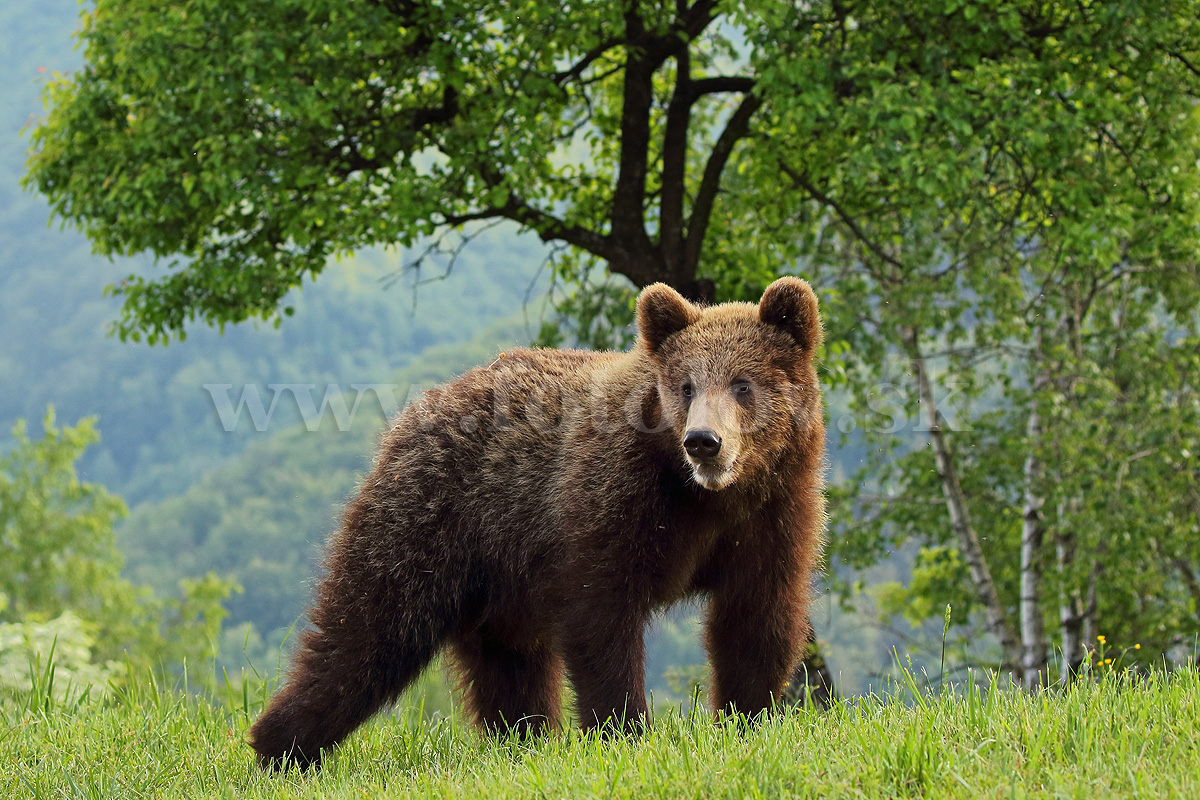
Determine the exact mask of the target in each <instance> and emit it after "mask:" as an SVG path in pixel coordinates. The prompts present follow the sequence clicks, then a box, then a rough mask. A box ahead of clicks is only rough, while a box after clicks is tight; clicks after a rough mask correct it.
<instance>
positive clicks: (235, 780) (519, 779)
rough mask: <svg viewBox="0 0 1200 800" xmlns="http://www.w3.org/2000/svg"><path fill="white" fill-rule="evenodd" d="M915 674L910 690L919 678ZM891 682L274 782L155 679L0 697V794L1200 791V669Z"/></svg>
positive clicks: (340, 765) (361, 737)
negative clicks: (788, 706)
mask: <svg viewBox="0 0 1200 800" xmlns="http://www.w3.org/2000/svg"><path fill="white" fill-rule="evenodd" d="M910 686H911V684H910ZM899 695H900V693H898V694H897V695H896V696H890V697H885V698H869V699H865V700H860V701H855V702H852V703H845V704H843V705H841V706H839V707H837V708H836V709H835V710H833V711H831V712H827V713H823V714H822V713H818V712H814V711H809V710H804V709H800V710H793V711H789V712H788V713H786V714H781V715H778V716H776V717H774V718H771V719H770V720H768V721H766V722H765V723H763V724H761V725H759V726H753V727H752V726H746V725H743V724H737V723H735V722H714V721H713V720H712V719H711V718H709V717H708V716H707V715H703V714H700V715H696V716H693V717H692V718H688V717H687V716H686V715H684V714H681V713H679V712H672V713H660V714H659V715H658V717H657V718H656V720H655V722H654V724H653V725H652V726H651V728H650V730H649V732H648V733H647V734H646V735H645V736H644V737H643V738H641V739H617V740H600V739H596V738H594V737H584V736H581V735H579V734H576V733H567V734H559V735H556V736H553V737H549V738H547V739H543V740H539V741H536V742H533V743H530V744H522V743H519V742H515V741H507V742H503V741H502V742H498V741H494V740H491V739H487V738H484V737H481V736H478V735H477V734H475V733H473V732H472V731H471V730H470V729H468V728H467V727H466V726H465V725H464V724H462V722H461V721H459V720H457V719H456V718H450V719H443V720H422V719H421V718H420V715H419V714H417V713H407V714H405V713H400V714H398V715H396V716H389V717H383V718H380V719H377V720H375V721H374V722H372V723H371V724H370V725H368V726H366V727H365V728H363V729H362V730H360V731H359V732H357V733H356V734H355V735H354V736H353V737H351V739H350V740H349V741H348V742H347V744H346V746H344V747H343V748H341V749H340V750H338V751H337V752H336V753H335V754H334V755H333V756H331V757H330V758H328V760H327V762H326V764H325V767H324V769H323V770H321V771H320V772H317V773H315V774H305V775H301V774H298V773H296V772H291V773H287V774H284V775H264V774H262V773H260V772H259V771H258V769H257V768H256V767H255V766H254V765H253V763H252V759H251V753H250V750H249V749H248V748H247V747H246V745H245V744H244V742H243V740H244V737H245V733H246V729H247V727H248V724H249V722H250V721H251V718H252V714H247V713H246V710H245V708H244V707H242V705H243V703H242V701H241V700H239V701H238V702H237V704H238V706H239V708H236V709H234V708H231V707H229V706H226V707H224V708H221V707H219V706H216V705H213V704H211V703H209V702H207V701H205V700H202V699H197V698H195V697H190V696H187V695H184V694H182V693H170V692H159V691H157V690H155V689H153V688H147V687H143V688H139V689H134V690H129V691H125V692H123V693H120V694H118V695H116V696H112V697H109V698H108V699H106V700H102V701H98V700H94V699H88V698H83V699H80V698H75V699H72V700H65V701H64V700H48V699H47V696H46V693H45V692H41V693H38V692H35V693H34V694H32V695H29V696H25V697H21V698H17V699H16V700H13V699H9V700H7V701H5V702H4V703H3V705H0V796H3V797H39V798H40V797H89V798H91V797H94V798H118V797H188V798H196V797H218V798H220V797H231V798H232V797H237V798H258V797H334V798H351V797H354V798H360V797H370V798H376V797H444V798H455V800H458V798H473V797H488V798H508V797H537V798H563V797H580V798H606V797H629V798H647V797H649V798H676V797H689V798H690V797H704V798H708V797H714V798H719V797H730V798H735V797H736V798H757V797H869V798H886V797H929V798H937V797H1004V798H1012V797H1070V798H1074V797H1079V798H1089V799H1094V798H1108V797H1187V798H1196V797H1200V675H1198V673H1197V672H1195V671H1181V672H1177V673H1175V674H1174V675H1170V676H1163V675H1156V676H1154V677H1153V678H1149V679H1142V680H1138V681H1136V682H1130V681H1128V680H1124V679H1121V678H1119V677H1108V678H1105V679H1102V680H1100V681H1098V682H1093V681H1083V682H1080V683H1079V684H1078V685H1076V686H1075V687H1073V688H1071V689H1070V690H1068V691H1065V692H1046V693H1043V694H1040V695H1028V694H1025V693H1023V692H1019V691H1014V690H998V689H994V688H993V689H991V690H987V689H984V690H982V691H976V690H958V691H946V692H945V693H942V694H941V695H937V696H934V695H933V694H926V695H923V696H921V697H920V698H919V699H916V700H914V699H913V695H912V694H911V692H908V693H907V696H908V698H909V701H908V702H906V701H905V700H904V699H902V698H901V697H900V696H899Z"/></svg>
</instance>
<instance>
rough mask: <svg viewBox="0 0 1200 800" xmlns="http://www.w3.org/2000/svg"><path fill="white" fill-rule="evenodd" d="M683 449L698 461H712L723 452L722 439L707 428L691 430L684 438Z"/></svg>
mask: <svg viewBox="0 0 1200 800" xmlns="http://www.w3.org/2000/svg"><path fill="white" fill-rule="evenodd" d="M683 449H684V450H686V451H687V454H688V455H689V456H691V457H692V458H694V459H696V460H698V461H711V460H712V459H714V458H716V457H717V453H720V452H721V437H720V436H718V435H717V434H716V432H715V431H711V430H709V429H707V428H701V429H699V430H691V431H688V432H687V433H686V434H685V435H684V437H683Z"/></svg>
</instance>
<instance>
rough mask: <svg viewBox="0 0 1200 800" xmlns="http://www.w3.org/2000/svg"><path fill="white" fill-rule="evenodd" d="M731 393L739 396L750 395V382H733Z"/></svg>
mask: <svg viewBox="0 0 1200 800" xmlns="http://www.w3.org/2000/svg"><path fill="white" fill-rule="evenodd" d="M733 393H734V394H740V395H743V396H745V395H748V394H750V381H746V380H736V381H734V382H733Z"/></svg>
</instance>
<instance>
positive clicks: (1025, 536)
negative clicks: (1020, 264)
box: [1021, 328, 1047, 689]
mask: <svg viewBox="0 0 1200 800" xmlns="http://www.w3.org/2000/svg"><path fill="white" fill-rule="evenodd" d="M1035 342H1036V344H1035V346H1036V348H1037V353H1036V354H1037V355H1039V356H1040V354H1041V349H1042V331H1041V329H1040V328H1039V329H1038V331H1037V335H1036V337H1035ZM1045 386H1046V379H1045V376H1044V375H1043V374H1041V373H1040V372H1039V375H1038V377H1037V378H1036V379H1034V381H1033V385H1032V387H1031V388H1032V391H1031V393H1030V397H1029V421H1028V423H1027V424H1026V426H1025V439H1026V442H1025V447H1026V449H1027V453H1026V456H1025V507H1024V514H1023V516H1022V523H1021V670H1022V677H1023V678H1024V684H1025V688H1026V689H1037V688H1040V687H1042V686H1043V685H1044V683H1045V677H1046V649H1047V648H1046V629H1045V625H1044V623H1043V621H1042V603H1041V593H1042V542H1043V540H1044V539H1045V527H1044V525H1043V522H1042V504H1043V502H1044V499H1043V497H1042V495H1041V486H1040V485H1039V484H1040V483H1041V478H1042V465H1041V461H1040V456H1039V451H1040V449H1041V443H1042V419H1041V414H1040V413H1039V411H1038V394H1039V392H1040V391H1041V390H1042V389H1044V388H1045Z"/></svg>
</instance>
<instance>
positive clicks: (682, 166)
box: [658, 48, 694, 275]
mask: <svg viewBox="0 0 1200 800" xmlns="http://www.w3.org/2000/svg"><path fill="white" fill-rule="evenodd" d="M675 61H676V66H675V91H674V92H673V93H672V94H671V102H670V104H669V105H668V106H667V122H666V130H665V132H664V133H663V147H662V159H663V168H662V181H661V183H662V199H661V202H660V204H659V220H658V237H659V243H658V245H659V248H660V249H661V251H662V258H663V262H664V264H665V265H666V268H667V274H668V275H675V274H677V273H679V272H680V267H681V263H680V262H681V261H682V260H683V258H684V230H683V189H684V183H685V181H686V172H687V154H688V123H689V122H690V121H691V118H692V103H693V99H694V98H693V95H692V79H691V75H690V73H691V59H690V58H689V57H688V51H687V48H684V49H683V50H682V51H681V52H680V53H679V55H678V56H676V59H675Z"/></svg>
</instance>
